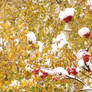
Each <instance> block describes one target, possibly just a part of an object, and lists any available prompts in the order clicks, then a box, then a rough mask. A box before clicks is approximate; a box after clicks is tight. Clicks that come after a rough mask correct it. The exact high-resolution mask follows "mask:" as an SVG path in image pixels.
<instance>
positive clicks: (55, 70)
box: [54, 67, 68, 76]
mask: <svg viewBox="0 0 92 92" xmlns="http://www.w3.org/2000/svg"><path fill="white" fill-rule="evenodd" d="M54 72H55V73H56V74H62V75H63V76H65V75H68V72H67V71H66V70H65V69H64V68H63V67H56V68H55V69H54Z"/></svg>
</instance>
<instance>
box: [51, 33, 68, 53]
mask: <svg viewBox="0 0 92 92" xmlns="http://www.w3.org/2000/svg"><path fill="white" fill-rule="evenodd" d="M67 38H68V37H67V35H66V34H65V33H64V32H62V33H60V34H59V35H57V37H56V38H53V43H54V45H52V46H53V50H54V49H55V48H62V47H63V46H64V45H65V44H68V42H67V40H66V39H67ZM54 46H55V47H54ZM55 51H57V49H55Z"/></svg>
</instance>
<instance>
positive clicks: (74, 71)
mask: <svg viewBox="0 0 92 92" xmlns="http://www.w3.org/2000/svg"><path fill="white" fill-rule="evenodd" d="M71 70H72V74H74V75H77V74H78V72H77V71H76V68H75V67H73V68H71Z"/></svg>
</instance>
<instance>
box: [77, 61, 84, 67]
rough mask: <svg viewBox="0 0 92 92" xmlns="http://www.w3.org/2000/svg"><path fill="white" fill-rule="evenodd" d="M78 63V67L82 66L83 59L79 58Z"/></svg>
mask: <svg viewBox="0 0 92 92" xmlns="http://www.w3.org/2000/svg"><path fill="white" fill-rule="evenodd" d="M78 65H79V67H82V66H84V65H85V64H84V61H83V59H80V60H79V61H78Z"/></svg>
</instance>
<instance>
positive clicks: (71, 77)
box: [66, 75, 85, 85]
mask: <svg viewBox="0 0 92 92" xmlns="http://www.w3.org/2000/svg"><path fill="white" fill-rule="evenodd" d="M66 77H67V78H68V79H74V80H77V81H78V82H80V83H81V84H83V85H85V83H83V82H82V81H81V80H80V79H78V78H75V77H74V76H68V75H66Z"/></svg>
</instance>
